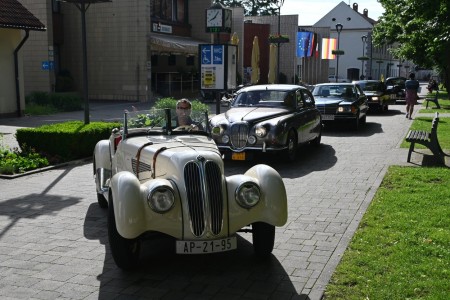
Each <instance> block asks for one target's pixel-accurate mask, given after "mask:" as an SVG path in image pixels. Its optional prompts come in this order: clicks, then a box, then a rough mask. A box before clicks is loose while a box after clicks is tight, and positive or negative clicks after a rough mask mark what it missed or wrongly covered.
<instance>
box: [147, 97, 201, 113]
mask: <svg viewBox="0 0 450 300" xmlns="http://www.w3.org/2000/svg"><path fill="white" fill-rule="evenodd" d="M177 101H178V100H177V99H175V98H172V97H169V98H162V99H159V100H158V101H156V103H155V108H158V109H163V108H170V109H176V107H177ZM191 104H192V110H193V111H208V112H209V106H208V105H206V104H204V103H202V102H200V101H199V100H192V101H191Z"/></svg>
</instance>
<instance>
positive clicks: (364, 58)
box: [358, 56, 370, 60]
mask: <svg viewBox="0 0 450 300" xmlns="http://www.w3.org/2000/svg"><path fill="white" fill-rule="evenodd" d="M369 59H370V58H368V57H367V56H361V57H358V60H369Z"/></svg>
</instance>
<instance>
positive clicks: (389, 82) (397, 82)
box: [386, 78, 406, 88]
mask: <svg viewBox="0 0 450 300" xmlns="http://www.w3.org/2000/svg"><path fill="white" fill-rule="evenodd" d="M405 80H406V79H405V78H391V79H388V80H387V81H386V85H389V86H391V85H398V86H400V87H401V88H405Z"/></svg>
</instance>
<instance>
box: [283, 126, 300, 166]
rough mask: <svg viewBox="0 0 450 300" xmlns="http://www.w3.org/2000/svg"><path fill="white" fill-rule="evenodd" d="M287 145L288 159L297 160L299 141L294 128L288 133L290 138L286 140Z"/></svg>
mask: <svg viewBox="0 0 450 300" xmlns="http://www.w3.org/2000/svg"><path fill="white" fill-rule="evenodd" d="M286 146H287V156H286V158H287V160H288V161H295V159H296V158H297V150H298V142H297V134H296V133H295V131H294V130H290V131H289V133H288V138H287V142H286Z"/></svg>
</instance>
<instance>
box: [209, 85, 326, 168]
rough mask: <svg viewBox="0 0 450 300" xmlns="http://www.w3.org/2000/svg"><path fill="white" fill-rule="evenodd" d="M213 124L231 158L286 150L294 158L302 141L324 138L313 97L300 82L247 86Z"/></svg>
mask: <svg viewBox="0 0 450 300" xmlns="http://www.w3.org/2000/svg"><path fill="white" fill-rule="evenodd" d="M210 123H211V124H210V126H211V133H212V138H213V139H214V141H215V142H216V143H217V146H218V147H219V150H220V152H221V153H223V154H224V156H225V158H227V159H232V160H247V159H251V158H252V157H253V155H254V154H255V153H277V154H279V153H283V154H285V156H284V157H285V158H286V159H287V160H290V161H294V160H295V159H296V156H297V149H298V146H299V145H300V144H306V143H310V142H311V143H312V144H314V145H319V144H320V141H321V137H322V122H321V116H320V113H319V111H318V110H317V109H316V107H315V105H314V97H313V96H312V94H311V92H310V91H309V90H308V89H307V88H305V87H302V86H298V85H287V84H270V85H254V86H248V87H244V88H242V89H240V90H239V91H238V92H237V94H236V96H235V97H234V99H233V100H232V103H231V107H230V109H229V110H228V111H227V112H225V113H223V114H219V115H217V116H214V117H213V118H211V120H210Z"/></svg>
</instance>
